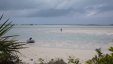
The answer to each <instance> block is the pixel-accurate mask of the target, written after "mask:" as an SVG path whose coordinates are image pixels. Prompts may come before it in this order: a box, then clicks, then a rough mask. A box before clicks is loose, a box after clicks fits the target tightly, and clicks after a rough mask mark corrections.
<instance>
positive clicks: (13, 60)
mask: <svg viewBox="0 0 113 64" xmlns="http://www.w3.org/2000/svg"><path fill="white" fill-rule="evenodd" d="M13 26H14V24H12V22H10V21H9V19H7V20H6V21H3V15H2V16H1V17H0V64H22V62H21V60H20V59H19V56H18V53H20V52H19V49H23V48H25V47H24V46H23V45H25V44H23V43H21V42H17V40H13V36H5V35H6V33H7V32H8V31H9V30H11V29H12V28H13Z"/></svg>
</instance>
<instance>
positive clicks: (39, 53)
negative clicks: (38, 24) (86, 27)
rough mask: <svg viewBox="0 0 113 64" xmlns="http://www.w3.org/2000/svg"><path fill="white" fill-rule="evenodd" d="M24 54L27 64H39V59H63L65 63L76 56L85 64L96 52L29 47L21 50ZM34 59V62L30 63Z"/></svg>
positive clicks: (23, 57)
mask: <svg viewBox="0 0 113 64" xmlns="http://www.w3.org/2000/svg"><path fill="white" fill-rule="evenodd" d="M20 52H21V53H22V54H23V55H22V56H21V59H22V60H23V61H24V62H27V63H33V62H38V59H39V58H43V59H45V61H49V60H50V59H52V58H54V59H57V58H62V59H64V60H65V61H67V60H68V57H69V56H74V57H75V58H79V59H80V61H81V62H84V61H85V60H87V59H90V58H91V57H92V56H93V55H95V54H96V53H95V51H94V50H77V49H63V48H46V47H29V48H26V49H23V50H20ZM30 59H33V61H30Z"/></svg>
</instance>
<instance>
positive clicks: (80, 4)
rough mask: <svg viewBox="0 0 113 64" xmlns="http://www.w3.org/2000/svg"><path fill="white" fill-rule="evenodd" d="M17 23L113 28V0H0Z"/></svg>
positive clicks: (0, 11) (1, 5)
mask: <svg viewBox="0 0 113 64" xmlns="http://www.w3.org/2000/svg"><path fill="white" fill-rule="evenodd" d="M2 13H4V14H5V16H8V17H10V18H11V20H13V22H14V23H21V24H22V23H36V24H113V0H0V14H2Z"/></svg>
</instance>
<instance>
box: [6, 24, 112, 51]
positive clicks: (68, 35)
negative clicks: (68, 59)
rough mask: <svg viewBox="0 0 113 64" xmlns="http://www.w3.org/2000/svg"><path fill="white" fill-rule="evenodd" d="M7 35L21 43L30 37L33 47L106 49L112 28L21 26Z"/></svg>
mask: <svg viewBox="0 0 113 64" xmlns="http://www.w3.org/2000/svg"><path fill="white" fill-rule="evenodd" d="M61 28H62V31H61V30H60V29H61ZM7 35H19V36H18V37H16V39H17V40H19V41H23V42H26V40H28V39H29V37H32V38H33V39H34V40H35V41H36V43H34V44H35V45H33V46H38V47H54V48H69V49H95V48H107V47H109V46H112V43H113V26H76V25H33V26H27V25H22V26H15V27H14V28H13V29H12V30H11V31H9V32H8V33H7Z"/></svg>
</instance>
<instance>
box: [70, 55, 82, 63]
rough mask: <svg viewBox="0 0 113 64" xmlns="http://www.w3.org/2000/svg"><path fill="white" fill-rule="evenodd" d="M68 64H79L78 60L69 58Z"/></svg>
mask: <svg viewBox="0 0 113 64" xmlns="http://www.w3.org/2000/svg"><path fill="white" fill-rule="evenodd" d="M68 64H81V63H80V61H79V59H78V58H77V59H75V58H74V57H71V56H69V59H68Z"/></svg>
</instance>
